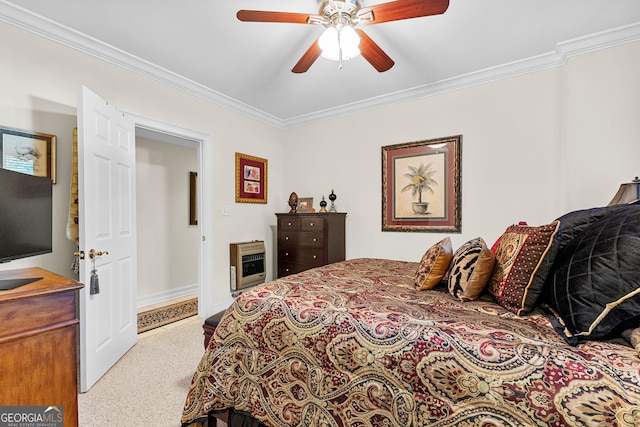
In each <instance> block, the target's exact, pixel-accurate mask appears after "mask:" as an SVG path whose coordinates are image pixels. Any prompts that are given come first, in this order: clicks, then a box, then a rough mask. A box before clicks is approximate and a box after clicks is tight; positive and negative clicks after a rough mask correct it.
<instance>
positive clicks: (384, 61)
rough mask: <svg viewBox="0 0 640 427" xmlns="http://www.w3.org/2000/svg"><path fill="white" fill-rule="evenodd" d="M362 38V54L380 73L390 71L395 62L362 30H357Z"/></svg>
mask: <svg viewBox="0 0 640 427" xmlns="http://www.w3.org/2000/svg"><path fill="white" fill-rule="evenodd" d="M356 32H357V33H358V35H359V36H360V37H361V38H360V53H361V54H362V56H363V57H364V59H366V60H367V61H369V64H371V65H373V68H375V69H376V70H378V72H380V73H383V72H385V71H387V70H389V69H390V68H391V67H393V65H394V64H395V62H393V59H391V58H390V57H389V55H387V54H386V53H385V52H384V51H383V50H382V49H381V48H380V46H378V45H377V44H376V42H374V41H373V40H372V39H371V37H369V36H368V35H366V34H365V32H364V31H362V30H356Z"/></svg>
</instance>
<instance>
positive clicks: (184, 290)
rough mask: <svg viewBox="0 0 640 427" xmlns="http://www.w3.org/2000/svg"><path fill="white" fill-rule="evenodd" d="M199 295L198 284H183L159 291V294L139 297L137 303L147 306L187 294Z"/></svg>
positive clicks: (139, 305)
mask: <svg viewBox="0 0 640 427" xmlns="http://www.w3.org/2000/svg"><path fill="white" fill-rule="evenodd" d="M194 294H195V295H197V294H198V284H195V285H188V286H183V287H181V288H177V289H170V290H168V291H164V292H159V293H157V294H152V295H147V296H144V297H141V298H138V299H137V301H136V304H137V305H138V308H141V307H147V306H150V305H154V304H158V303H161V302H165V301H170V300H172V299H176V298H182V297H185V296H187V295H194Z"/></svg>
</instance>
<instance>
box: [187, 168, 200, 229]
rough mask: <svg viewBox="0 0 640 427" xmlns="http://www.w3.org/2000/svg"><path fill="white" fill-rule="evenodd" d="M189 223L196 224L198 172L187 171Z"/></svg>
mask: <svg viewBox="0 0 640 427" xmlns="http://www.w3.org/2000/svg"><path fill="white" fill-rule="evenodd" d="M189 225H198V172H189Z"/></svg>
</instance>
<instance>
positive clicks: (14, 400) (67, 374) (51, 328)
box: [0, 268, 82, 426]
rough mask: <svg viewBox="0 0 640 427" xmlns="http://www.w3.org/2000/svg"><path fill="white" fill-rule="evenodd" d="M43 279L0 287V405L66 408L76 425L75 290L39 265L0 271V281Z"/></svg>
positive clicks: (68, 281)
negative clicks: (18, 285) (10, 286)
mask: <svg viewBox="0 0 640 427" xmlns="http://www.w3.org/2000/svg"><path fill="white" fill-rule="evenodd" d="M20 278H41V279H40V280H37V281H35V282H32V283H29V284H26V285H22V286H20V287H17V288H14V289H10V290H0V325H1V326H0V366H1V368H0V369H1V371H2V374H1V375H0V406H57V407H60V406H61V407H64V425H65V426H77V425H78V337H77V334H78V325H79V321H78V291H79V289H80V288H82V284H80V283H78V282H76V281H74V280H71V279H68V278H66V277H62V276H59V275H57V274H54V273H51V272H50V271H47V270H44V269H42V268H24V269H19V270H8V271H0V280H5V279H20Z"/></svg>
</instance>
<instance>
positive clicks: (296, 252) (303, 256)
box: [278, 248, 324, 267]
mask: <svg viewBox="0 0 640 427" xmlns="http://www.w3.org/2000/svg"><path fill="white" fill-rule="evenodd" d="M278 261H281V262H285V263H296V264H308V265H309V266H313V267H319V266H321V265H323V264H324V253H323V250H322V248H304V249H300V248H291V249H289V248H280V250H279V251H278Z"/></svg>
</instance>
